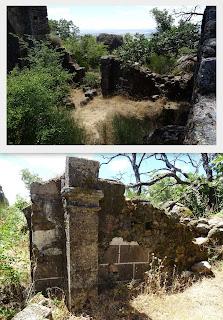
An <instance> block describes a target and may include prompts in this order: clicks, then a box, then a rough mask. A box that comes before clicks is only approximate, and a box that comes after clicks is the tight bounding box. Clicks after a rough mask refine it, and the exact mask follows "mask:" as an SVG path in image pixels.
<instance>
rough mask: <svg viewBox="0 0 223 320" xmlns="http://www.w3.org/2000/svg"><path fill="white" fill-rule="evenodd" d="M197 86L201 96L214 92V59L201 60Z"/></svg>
mask: <svg viewBox="0 0 223 320" xmlns="http://www.w3.org/2000/svg"><path fill="white" fill-rule="evenodd" d="M197 86H198V89H199V91H200V93H202V94H206V93H208V94H210V93H215V92H216V58H215V57H214V58H203V59H202V60H201V64H200V69H199V71H198V77H197Z"/></svg>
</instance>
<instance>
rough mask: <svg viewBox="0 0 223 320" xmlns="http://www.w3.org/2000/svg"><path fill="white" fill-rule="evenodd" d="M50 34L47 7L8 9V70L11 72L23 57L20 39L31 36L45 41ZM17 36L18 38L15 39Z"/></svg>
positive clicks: (15, 7) (10, 7) (16, 7)
mask: <svg viewBox="0 0 223 320" xmlns="http://www.w3.org/2000/svg"><path fill="white" fill-rule="evenodd" d="M48 33H49V25H48V18H47V7H46V6H36V7H35V6H32V7H31V6H8V7H7V70H8V72H9V71H11V70H12V69H13V68H14V66H15V65H16V64H17V63H18V62H19V58H20V57H21V56H22V52H21V48H20V44H19V39H18V37H22V36H24V35H30V36H33V37H35V38H36V39H39V40H40V39H44V38H45V36H46V34H48ZM15 35H17V36H18V37H15Z"/></svg>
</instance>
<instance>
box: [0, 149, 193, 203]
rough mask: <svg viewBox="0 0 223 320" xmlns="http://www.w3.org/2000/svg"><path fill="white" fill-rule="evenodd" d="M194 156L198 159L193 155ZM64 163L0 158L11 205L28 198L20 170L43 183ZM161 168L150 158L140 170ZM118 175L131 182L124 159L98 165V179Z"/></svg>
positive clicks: (1, 180)
mask: <svg viewBox="0 0 223 320" xmlns="http://www.w3.org/2000/svg"><path fill="white" fill-rule="evenodd" d="M73 156H77V157H80V158H87V159H92V160H98V161H99V162H105V160H103V158H102V156H101V155H99V154H97V155H96V154H84V155H81V154H76V155H73ZM106 156H110V155H106ZM194 157H197V156H196V155H194ZM65 160H66V156H65V155H6V154H2V155H0V185H2V187H3V191H4V193H5V196H6V197H7V199H8V200H9V202H10V204H13V203H14V202H15V200H16V195H18V194H19V195H21V196H22V197H25V198H28V197H29V192H28V191H27V189H26V188H25V186H24V183H23V182H22V180H21V175H20V173H21V170H22V169H25V168H27V169H29V170H30V171H31V172H33V173H37V174H38V175H39V176H41V178H43V180H45V181H46V180H49V179H51V178H54V177H56V176H60V175H62V174H63V173H64V171H65ZM179 165H180V167H181V168H182V169H183V170H185V171H188V170H190V166H188V165H187V164H185V163H183V162H181V163H179ZM160 167H163V164H162V163H160V162H159V161H156V160H154V158H152V159H151V160H149V161H148V162H147V163H146V164H145V165H144V166H143V167H142V171H143V172H146V171H149V170H153V169H157V168H160ZM120 172H122V173H123V172H125V173H126V175H125V177H124V178H125V183H130V182H133V181H134V180H132V178H133V175H132V170H131V166H130V164H129V161H128V159H126V158H124V157H119V158H116V159H114V160H113V161H111V162H110V163H109V164H108V165H103V166H101V168H100V172H99V177H100V178H107V179H114V178H115V177H117V175H118V174H119V173H120Z"/></svg>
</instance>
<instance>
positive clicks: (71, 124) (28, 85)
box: [7, 41, 83, 144]
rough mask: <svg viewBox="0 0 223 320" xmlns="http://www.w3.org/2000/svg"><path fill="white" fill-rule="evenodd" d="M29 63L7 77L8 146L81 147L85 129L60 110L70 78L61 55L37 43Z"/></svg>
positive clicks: (28, 60) (45, 45)
mask: <svg viewBox="0 0 223 320" xmlns="http://www.w3.org/2000/svg"><path fill="white" fill-rule="evenodd" d="M26 62H27V63H28V65H29V67H24V68H23V69H22V70H19V69H18V68H15V69H14V70H13V71H12V72H11V73H10V74H9V76H8V102H7V107H8V108H7V111H8V114H7V121H8V143H9V144H81V143H82V140H83V130H82V129H81V128H80V127H79V126H78V125H77V124H76V123H75V121H74V120H73V119H72V118H71V117H70V114H69V112H68V111H66V110H64V109H63V108H62V107H61V106H62V105H63V99H64V98H65V97H66V96H67V95H68V92H69V85H68V81H69V80H70V78H71V76H70V75H69V74H68V73H67V72H66V71H65V70H63V68H62V66H61V63H60V54H59V53H58V52H56V51H55V50H54V49H52V48H50V47H49V45H48V44H47V43H44V42H42V41H40V42H38V41H35V42H34V45H33V47H31V48H29V49H28V57H27V59H26Z"/></svg>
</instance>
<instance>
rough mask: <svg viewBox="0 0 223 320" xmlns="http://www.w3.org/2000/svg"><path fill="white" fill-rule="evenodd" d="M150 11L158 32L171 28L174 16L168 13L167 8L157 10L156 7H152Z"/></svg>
mask: <svg viewBox="0 0 223 320" xmlns="http://www.w3.org/2000/svg"><path fill="white" fill-rule="evenodd" d="M150 12H151V13H152V15H153V17H154V19H155V21H156V25H157V27H156V28H157V30H158V32H165V31H167V30H170V29H171V28H172V26H173V22H174V18H173V17H172V16H171V15H170V14H169V12H168V10H166V9H164V10H159V9H157V8H153V9H152V10H151V11H150Z"/></svg>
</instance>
